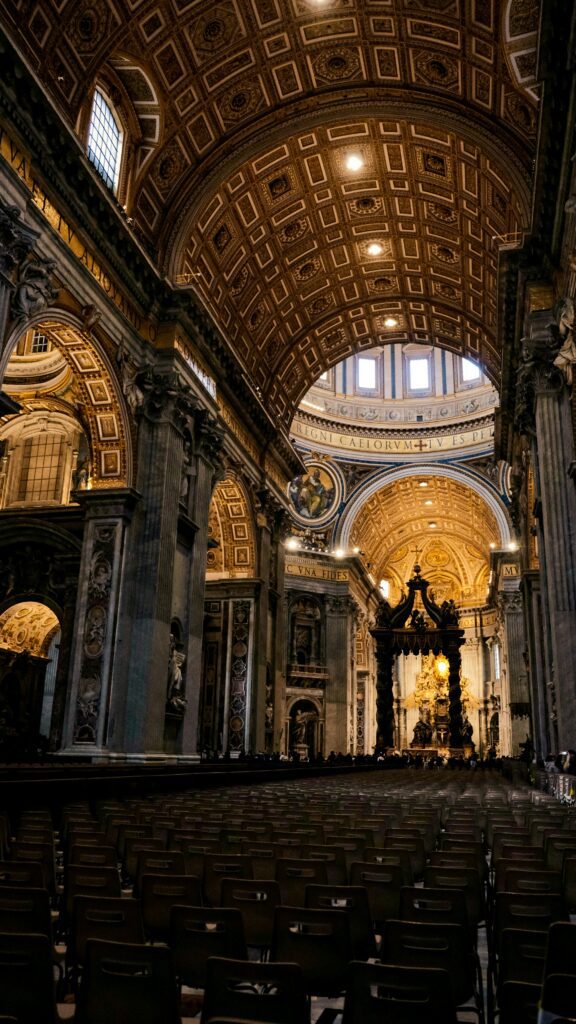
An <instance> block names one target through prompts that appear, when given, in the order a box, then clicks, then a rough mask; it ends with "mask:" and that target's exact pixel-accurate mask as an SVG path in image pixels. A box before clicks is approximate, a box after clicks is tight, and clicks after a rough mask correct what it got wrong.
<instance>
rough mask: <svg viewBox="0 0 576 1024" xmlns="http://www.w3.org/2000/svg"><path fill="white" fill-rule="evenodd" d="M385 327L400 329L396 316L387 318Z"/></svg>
mask: <svg viewBox="0 0 576 1024" xmlns="http://www.w3.org/2000/svg"><path fill="white" fill-rule="evenodd" d="M384 327H398V321H397V319H396V317H395V316H387V317H386V319H385V321H384Z"/></svg>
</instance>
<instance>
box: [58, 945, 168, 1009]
mask: <svg viewBox="0 0 576 1024" xmlns="http://www.w3.org/2000/svg"><path fill="white" fill-rule="evenodd" d="M122 1019H125V1020H133V1021H138V1024H180V1007H179V999H178V989H177V985H176V979H175V976H174V967H173V963H172V953H171V951H170V950H169V949H167V948H166V947H164V946H144V945H136V944H131V943H122V942H102V941H101V940H99V939H89V940H88V942H87V943H86V955H85V962H84V970H83V973H82V982H81V984H80V990H79V995H78V1002H77V1007H76V1015H75V1018H74V1020H75V1022H76V1024H110V1022H111V1021H117V1020H122Z"/></svg>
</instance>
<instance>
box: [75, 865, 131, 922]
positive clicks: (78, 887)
mask: <svg viewBox="0 0 576 1024" xmlns="http://www.w3.org/2000/svg"><path fill="white" fill-rule="evenodd" d="M121 895H122V889H121V887H120V878H119V876H118V871H117V869H116V868H100V867H98V868H93V867H91V866H88V865H80V864H69V865H68V869H67V871H66V878H65V885H64V908H65V912H66V914H68V916H70V915H71V914H72V907H73V900H74V897H75V896H99V897H102V896H112V897H113V898H117V897H119V896H121Z"/></svg>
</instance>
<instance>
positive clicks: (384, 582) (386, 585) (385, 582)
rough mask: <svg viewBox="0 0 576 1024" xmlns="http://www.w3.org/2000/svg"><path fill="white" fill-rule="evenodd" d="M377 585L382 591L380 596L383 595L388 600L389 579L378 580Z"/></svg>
mask: <svg viewBox="0 0 576 1024" xmlns="http://www.w3.org/2000/svg"><path fill="white" fill-rule="evenodd" d="M378 586H379V588H380V590H381V592H382V597H385V598H386V600H388V598H389V597H390V580H380V583H379V584H378Z"/></svg>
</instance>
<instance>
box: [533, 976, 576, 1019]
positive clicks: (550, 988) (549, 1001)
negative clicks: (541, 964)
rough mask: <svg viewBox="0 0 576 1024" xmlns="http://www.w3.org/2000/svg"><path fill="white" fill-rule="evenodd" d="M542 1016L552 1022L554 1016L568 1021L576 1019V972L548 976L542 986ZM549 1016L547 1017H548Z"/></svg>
mask: <svg viewBox="0 0 576 1024" xmlns="http://www.w3.org/2000/svg"><path fill="white" fill-rule="evenodd" d="M541 1005H542V1014H543V1015H544V1013H545V1014H546V1015H547V1016H546V1017H545V1018H544V1019H547V1020H554V1015H556V1016H557V1017H560V1018H566V1017H567V1018H568V1019H569V1020H570V1019H572V1020H574V1018H575V1017H576V972H574V971H573V972H572V973H571V974H559V973H554V974H549V975H548V977H547V978H545V979H544V984H543V986H542V1004H541ZM548 1015H549V1016H548Z"/></svg>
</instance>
